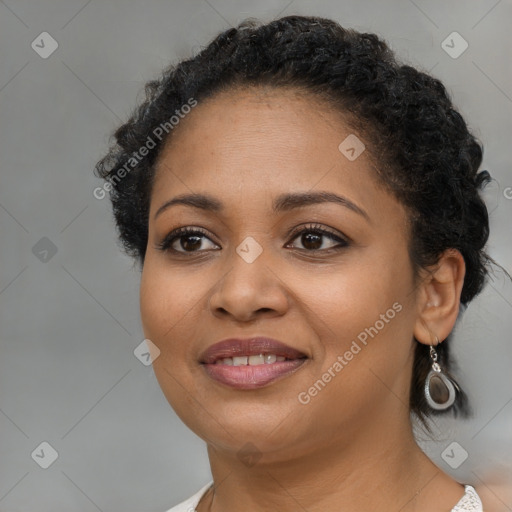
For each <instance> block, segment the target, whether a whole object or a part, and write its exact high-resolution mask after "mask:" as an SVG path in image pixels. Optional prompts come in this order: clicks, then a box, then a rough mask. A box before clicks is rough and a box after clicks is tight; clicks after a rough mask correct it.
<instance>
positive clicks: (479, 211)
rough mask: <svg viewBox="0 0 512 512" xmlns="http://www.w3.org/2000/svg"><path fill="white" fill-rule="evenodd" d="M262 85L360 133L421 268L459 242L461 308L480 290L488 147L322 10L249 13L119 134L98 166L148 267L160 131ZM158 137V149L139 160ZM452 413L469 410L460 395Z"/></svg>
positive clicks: (424, 352) (173, 74)
mask: <svg viewBox="0 0 512 512" xmlns="http://www.w3.org/2000/svg"><path fill="white" fill-rule="evenodd" d="M262 85H264V86H271V87H274V88H278V87H286V88H293V89H295V90H301V91H304V92H307V93H309V94H312V95H315V96H316V97H319V98H321V99H323V100H324V101H326V102H327V104H328V105H330V106H332V108H333V110H334V111H337V112H339V113H340V114H342V115H343V117H344V120H346V122H347V124H348V125H349V126H350V127H351V128H353V129H354V130H356V131H357V132H358V133H360V134H363V135H364V136H363V135H362V138H364V140H365V144H366V147H367V152H368V155H369V157H370V159H371V161H372V162H373V166H374V170H375V175H376V176H377V177H378V179H379V180H380V181H381V182H382V184H383V185H384V186H385V187H387V189H388V190H390V191H391V192H392V193H393V194H394V195H395V197H397V198H398V200H399V201H401V203H402V204H403V205H404V206H405V208H406V210H407V212H408V218H409V224H410V243H409V254H410V259H411V262H412V264H413V267H414V269H415V275H416V276H418V275H419V270H420V269H425V268H427V267H430V266H431V265H435V263H437V262H438V260H439V257H440V255H441V254H442V253H443V251H445V250H446V249H448V248H454V249H457V250H459V251H460V252H461V254H462V256H463V257H464V261H465V264H466V275H465V279H464V285H463V289H462V293H461V303H462V304H463V306H465V305H466V304H467V303H468V302H469V301H470V300H471V299H472V298H473V297H475V295H477V294H478V293H479V292H480V291H481V289H482V287H483V284H484V281H485V277H486V274H487V272H488V270H487V267H486V264H487V263H488V262H489V261H493V260H492V259H491V258H490V257H489V256H488V255H487V254H486V253H485V252H484V247H485V244H486V242H487V239H488V236H489V221H488V212H487V209H486V206H485V203H484V201H483V200H482V198H481V196H480V194H479V191H480V189H482V188H483V186H484V185H485V184H486V183H487V182H489V181H490V180H491V178H490V175H489V173H488V172H487V171H485V170H484V171H481V172H479V173H478V172H477V171H478V168H479V166H480V164H481V162H482V155H483V147H482V145H481V144H480V143H479V142H478V141H477V139H476V138H475V137H474V136H473V135H472V134H471V133H470V131H469V130H468V127H467V125H466V123H465V121H464V120H463V118H462V117H461V115H460V114H459V112H457V111H456V110H455V109H454V106H453V104H452V102H451V100H450V98H449V95H448V93H447V91H446V89H445V87H444V86H443V84H442V83H441V82H440V81H439V80H438V79H436V78H434V77H432V76H430V75H429V74H427V73H424V72H421V71H419V70H417V69H415V68H413V67H411V66H409V65H406V64H401V63H399V62H398V61H397V59H396V57H395V55H394V54H393V52H392V51H391V49H390V48H389V47H388V46H387V45H386V43H385V42H384V41H383V40H382V39H380V38H379V37H378V36H377V35H375V34H372V33H360V32H357V31H356V30H354V29H349V28H343V27H341V26H340V25H339V24H338V23H336V22H334V21H332V20H328V19H324V18H318V17H303V16H287V17H284V18H280V19H277V20H274V21H271V22H270V23H267V24H261V23H260V22H258V21H256V20H252V19H249V20H245V21H244V22H242V23H241V24H240V25H239V26H238V27H237V28H231V29H229V30H226V31H225V32H222V33H221V34H219V35H218V36H217V37H216V38H215V39H214V40H213V41H212V42H211V43H210V44H209V45H208V46H207V47H206V48H204V49H203V50H202V51H201V52H200V53H199V54H198V55H196V56H195V57H193V58H191V59H188V60H183V61H182V62H180V63H178V64H177V65H175V66H171V67H169V68H167V69H166V70H165V71H164V72H163V74H162V76H161V78H160V79H159V80H153V81H150V82H148V83H147V84H146V87H145V92H146V99H145V101H144V102H143V103H142V104H141V105H140V106H139V107H138V108H137V109H136V110H135V111H134V113H133V115H132V116H131V118H130V119H129V120H128V122H126V123H125V124H123V125H122V126H121V127H119V128H118V129H117V130H116V131H115V133H114V137H115V144H113V145H112V146H111V148H110V150H109V152H108V154H107V155H106V156H105V157H104V158H102V159H101V160H100V161H99V162H98V163H97V165H96V173H97V175H98V176H100V177H102V178H104V179H105V180H106V181H107V182H108V187H105V189H108V190H109V191H110V198H111V201H112V204H113V210H114V215H115V219H116V223H117V227H118V231H119V235H120V240H121V242H122V244H123V248H124V250H125V251H126V252H127V253H128V254H129V255H131V256H133V257H134V258H135V259H136V260H138V261H139V263H140V265H141V267H142V265H143V264H144V256H145V251H146V245H147V241H148V212H149V203H150V194H151V185H152V179H153V175H154V170H155V163H156V161H157V159H158V155H159V154H160V151H161V149H162V147H163V146H164V144H165V142H166V140H168V139H169V137H172V129H170V128H172V127H169V126H168V127H167V129H166V130H165V132H166V134H165V136H164V137H160V138H157V137H154V134H155V128H156V127H158V126H161V125H162V123H165V122H168V120H169V119H171V118H172V117H173V116H174V117H176V114H178V115H179V113H180V111H181V110H180V109H181V108H183V106H184V105H187V104H190V100H191V99H194V101H197V102H201V100H204V99H206V98H208V97H211V96H213V95H214V94H216V93H218V92H220V91H226V90H232V89H234V88H238V87H247V86H262ZM180 117H181V116H180ZM176 119H177V117H176ZM168 124H169V123H168ZM160 131H162V130H160ZM167 132H168V134H167ZM162 133H163V132H162ZM152 134H153V136H152ZM150 139H151V140H152V142H153V143H154V145H155V147H154V148H152V150H151V151H149V152H147V155H145V156H144V158H140V159H138V158H137V159H134V155H138V151H139V150H140V148H141V147H142V146H144V144H145V143H146V141H148V140H150ZM155 139H157V140H155ZM128 164H129V165H128ZM120 169H124V170H125V172H124V173H122V177H120V173H119V170H120ZM106 185H107V184H106ZM447 341H448V340H447ZM428 349H429V347H428V346H426V345H424V344H421V343H417V344H416V349H415V356H414V368H413V379H412V382H411V393H410V408H411V411H412V412H414V413H416V415H417V416H418V417H419V419H420V420H422V421H423V422H424V423H425V419H426V418H427V417H428V416H429V415H431V414H439V412H437V411H434V410H432V409H430V408H429V406H428V405H427V403H426V400H425V397H424V393H423V385H424V382H425V378H426V376H427V373H428V371H429V369H430V364H429V363H430V361H429V351H428ZM448 349H449V343H447V342H445V343H442V344H440V345H438V347H437V350H438V355H439V359H440V362H441V365H442V366H443V368H444V369H446V370H448V371H449V369H450V358H449V352H448ZM452 411H453V412H455V414H457V413H459V414H461V415H462V416H467V414H468V412H469V407H468V403H467V398H466V395H465V394H464V392H463V391H462V390H461V392H460V393H458V395H457V399H456V404H455V407H453V408H452Z"/></svg>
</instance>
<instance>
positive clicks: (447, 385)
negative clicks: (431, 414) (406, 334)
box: [425, 336, 459, 411]
mask: <svg viewBox="0 0 512 512" xmlns="http://www.w3.org/2000/svg"><path fill="white" fill-rule="evenodd" d="M438 343H439V338H438V337H437V336H436V345H437V344H438ZM430 359H431V360H432V369H431V370H430V371H429V373H428V375H427V378H426V380H425V398H426V400H427V403H428V405H430V407H432V409H435V410H437V411H444V410H445V409H448V408H449V407H451V406H452V405H453V404H454V402H455V397H456V395H457V391H459V387H458V386H457V384H456V383H455V382H454V381H453V380H452V379H450V378H449V377H448V376H446V375H445V374H444V373H443V371H442V370H441V367H440V366H439V363H438V362H437V352H436V349H435V348H434V346H433V345H430Z"/></svg>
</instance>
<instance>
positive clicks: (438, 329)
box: [414, 249, 466, 345]
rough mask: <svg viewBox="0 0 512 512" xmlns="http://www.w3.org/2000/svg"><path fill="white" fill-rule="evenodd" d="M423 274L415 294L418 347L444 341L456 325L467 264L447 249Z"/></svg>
mask: <svg viewBox="0 0 512 512" xmlns="http://www.w3.org/2000/svg"><path fill="white" fill-rule="evenodd" d="M425 274H426V275H425V276H424V277H423V278H422V282H421V284H420V287H419V290H418V293H417V308H418V317H417V320H416V323H415V326H414V337H415V338H416V339H417V340H418V341H419V342H420V343H424V344H426V345H433V344H435V337H436V336H437V337H438V338H439V341H443V340H444V339H446V338H447V337H448V335H449V334H450V332H451V331H452V329H453V327H454V325H455V321H456V320H457V315H458V314H459V306H460V294H461V292H462V285H463V284H464V276H465V274H466V264H465V262H464V258H463V256H462V254H461V253H460V252H459V251H458V250H456V249H447V250H446V251H445V252H444V253H443V254H442V255H441V257H440V258H439V261H438V263H436V265H434V266H432V267H429V268H428V269H426V272H425Z"/></svg>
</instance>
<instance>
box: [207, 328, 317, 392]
mask: <svg viewBox="0 0 512 512" xmlns="http://www.w3.org/2000/svg"><path fill="white" fill-rule="evenodd" d="M251 356H253V357H251ZM307 360H308V357H307V356H306V354H304V353H303V352H300V351H299V350H296V349H294V348H292V347H290V346H288V345H286V344H284V343H281V342H280V341H277V340H274V339H271V338H262V337H257V338H250V339H235V338H232V339H228V340H223V341H220V342H219V343H215V345H212V346H211V347H209V348H208V349H207V350H206V351H205V352H203V354H201V357H200V362H201V364H202V367H203V368H204V370H205V372H206V374H207V375H208V376H209V377H210V378H211V379H213V380H215V381H217V382H220V383H222V384H224V385H226V386H229V387H231V388H235V389H244V390H249V389H257V388H261V387H263V386H266V385H268V384H270V383H272V382H274V381H275V380H278V379H281V378H283V377H285V376H289V375H291V374H293V373H295V372H296V371H297V370H298V369H299V368H300V367H302V366H303V365H304V363H305V362H306V361H307Z"/></svg>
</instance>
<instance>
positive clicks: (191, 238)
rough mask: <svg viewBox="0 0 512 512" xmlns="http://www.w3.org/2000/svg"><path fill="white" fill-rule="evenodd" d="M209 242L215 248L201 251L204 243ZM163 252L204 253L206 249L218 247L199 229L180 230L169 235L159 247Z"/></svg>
mask: <svg viewBox="0 0 512 512" xmlns="http://www.w3.org/2000/svg"><path fill="white" fill-rule="evenodd" d="M205 241H209V242H210V244H211V245H212V246H213V247H206V248H203V249H201V247H202V246H203V242H205ZM157 248H158V249H160V250H162V251H173V252H177V253H195V252H203V250H206V249H212V248H213V249H215V248H218V246H217V245H216V244H215V243H214V242H212V241H211V240H210V238H208V237H207V236H206V234H205V233H204V232H203V231H201V230H199V229H198V228H194V229H192V228H179V229H176V230H174V231H172V232H171V233H169V234H168V235H167V236H166V237H165V238H164V240H163V241H162V242H161V243H159V244H158V245H157Z"/></svg>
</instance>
